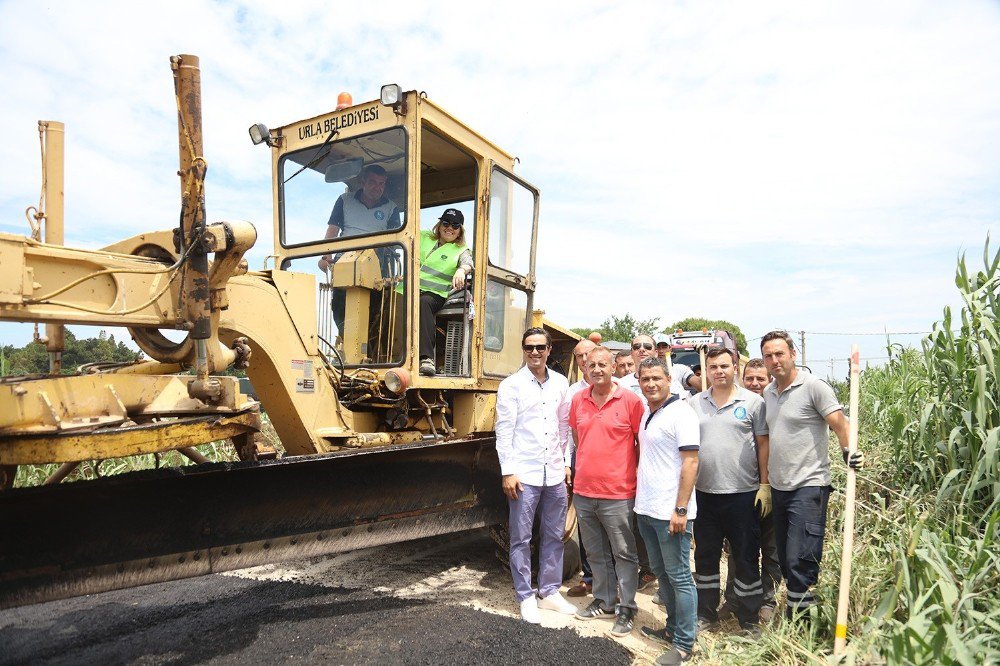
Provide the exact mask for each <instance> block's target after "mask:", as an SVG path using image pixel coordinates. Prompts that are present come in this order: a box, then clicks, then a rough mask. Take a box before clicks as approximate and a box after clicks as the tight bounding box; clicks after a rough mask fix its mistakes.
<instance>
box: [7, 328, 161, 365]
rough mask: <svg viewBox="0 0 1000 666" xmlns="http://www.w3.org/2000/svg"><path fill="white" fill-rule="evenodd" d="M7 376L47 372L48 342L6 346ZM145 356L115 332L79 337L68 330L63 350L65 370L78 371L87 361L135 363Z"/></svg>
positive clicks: (102, 332)
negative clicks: (131, 347)
mask: <svg viewBox="0 0 1000 666" xmlns="http://www.w3.org/2000/svg"><path fill="white" fill-rule="evenodd" d="M3 355H4V357H5V363H4V365H5V367H4V368H3V371H4V373H5V374H7V375H32V374H44V373H47V372H48V371H49V354H48V352H47V351H46V350H45V345H43V344H39V343H37V342H29V343H28V344H26V345H25V346H24V347H21V348H16V347H14V346H13V345H7V346H5V347H4V354H3ZM140 358H142V353H141V352H137V351H132V350H131V349H129V348H128V346H127V345H125V343H123V342H116V341H115V336H114V335H107V334H106V333H105V332H104V331H101V332H100V333H99V334H98V336H97V337H96V338H83V339H79V338H77V337H76V335H74V334H73V331H70V330H68V329H67V330H66V349H65V351H63V356H62V360H63V372H64V373H71V372H76V370H77V368H79V367H80V366H81V365H83V364H85V363H131V362H133V361H137V360H139V359H140Z"/></svg>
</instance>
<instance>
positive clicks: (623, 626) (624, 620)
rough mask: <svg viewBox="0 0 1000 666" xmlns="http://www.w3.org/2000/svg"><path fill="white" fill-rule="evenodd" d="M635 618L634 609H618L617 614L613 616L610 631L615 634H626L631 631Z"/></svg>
mask: <svg viewBox="0 0 1000 666" xmlns="http://www.w3.org/2000/svg"><path fill="white" fill-rule="evenodd" d="M634 620H635V610H634V609H632V608H623V609H621V610H620V611H618V616H617V617H616V618H615V626H613V627H611V633H612V634H614V635H615V636H628V635H629V634H630V633H632V626H633V624H634Z"/></svg>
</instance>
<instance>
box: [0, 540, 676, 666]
mask: <svg viewBox="0 0 1000 666" xmlns="http://www.w3.org/2000/svg"><path fill="white" fill-rule="evenodd" d="M648 600H649V596H648V595H646V596H645V597H642V595H640V604H641V605H643V606H644V607H645V608H646V609H647V610H646V611H643V612H642V613H641V614H640V622H638V623H637V625H636V630H635V631H634V632H633V635H632V636H629V637H627V638H626V639H624V640H620V641H619V640H613V639H611V638H610V637H608V636H607V634H606V632H607V630H608V629H609V628H610V626H611V622H610V621H602V620H598V621H593V622H579V621H576V620H574V619H573V618H571V617H568V616H562V615H558V614H557V613H554V612H552V611H543V612H542V615H543V624H542V626H534V625H529V624H527V623H525V622H522V621H521V620H520V619H518V617H517V608H516V604H515V602H514V596H513V592H512V590H511V585H510V575H509V572H507V571H506V570H505V569H504V567H503V566H502V565H501V564H500V563H499V562H498V561H497V560H496V559H495V557H494V555H493V544H492V541H491V540H490V538H489V536H488V534H486V532H485V531H483V530H478V531H474V532H467V533H464V534H461V535H448V536H444V537H434V538H430V539H423V540H420V541H414V542H409V543H406V544H396V545H392V546H385V547H382V548H372V549H367V550H359V551H354V552H351V553H345V554H341V555H335V556H328V557H322V558H314V559H311V560H303V561H298V562H291V563H286V564H282V565H272V566H265V567H256V568H254V569H246V570H243V571H239V572H233V573H230V574H225V575H214V576H206V577H202V578H194V579H189V580H183V581H177V582H173V583H163V584H158V585H149V586H145V587H140V588H134V589H131V590H119V591H115V592H107V593H104V594H96V595H91V596H87V597H80V598H76V599H69V600H65V601H56V602H50V603H46V604H38V605H35V606H26V607H22V608H17V609H11V610H5V611H0V664H26V663H31V664H36V663H43V664H94V663H100V664H120V663H127V664H189V663H203V662H210V663H217V664H230V663H231V664H259V663H266V664H272V663H287V662H304V663H329V664H370V663H379V664H522V663H548V664H556V663H558V664H602V665H605V664H608V665H610V664H630V663H633V662H634V661H635V660H637V659H638V660H639V661H646V660H647V659H650V658H655V656H656V654H658V652H659V650H657V649H656V648H655V647H654V646H650V645H647V644H646V643H645V641H643V639H641V638H639V636H638V634H639V632H638V626H639V624H641V623H642V621H644V620H645V621H652V620H653V618H651V617H648V616H647V617H643V615H645V614H647V613H649V612H653V613H656V612H657V611H655V610H654V611H650V610H648V609H652V605H651V604H648ZM575 601H576V602H577V605H578V606H580V607H582V606H583V605H585V604H586V603H587V602H589V601H590V599H589V598H588V599H582V600H575ZM644 601H645V602H646V603H643V602H644ZM662 620H663V615H662V612H660V613H659V615H658V616H657V618H656V621H657V622H658V623H659V624H660V625H662Z"/></svg>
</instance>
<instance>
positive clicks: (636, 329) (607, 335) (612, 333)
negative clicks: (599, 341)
mask: <svg viewBox="0 0 1000 666" xmlns="http://www.w3.org/2000/svg"><path fill="white" fill-rule="evenodd" d="M659 323H660V318H659V317H653V318H652V319H643V320H639V319H636V318H635V317H633V316H632V315H630V314H629V313H627V312H626V313H625V315H624V316H621V317H617V316H615V315H611V316H610V317H608V318H607V319H605V320H604V321H603V322H602V323H601V325H600V326H598V327H597V328H582V327H577V328H571V329H570V330H571V331H573V332H574V333H577V334H578V335H582V336H583V337H587V336H588V335H590V334H591V332H593V331H597V332H598V333H600V334H601V338H603V339H604V340H618V341H619V342H631V341H632V338H634V337H635V336H637V335H639V334H641V333H642V334H646V335H652V334H653V333H655V332H656V327H657V325H658V324H659Z"/></svg>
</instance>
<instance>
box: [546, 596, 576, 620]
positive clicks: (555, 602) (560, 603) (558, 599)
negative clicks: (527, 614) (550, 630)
mask: <svg viewBox="0 0 1000 666" xmlns="http://www.w3.org/2000/svg"><path fill="white" fill-rule="evenodd" d="M538 607H539V608H541V609H543V610H554V611H556V612H557V613H562V614H563V615H576V606H574V605H573V604H571V603H570V602H568V601H566V600H565V599H564V598H563V595H561V594H559V593H558V592H553V593H552V594H550V595H549V596H547V597H545V598H544V599H542V600H540V601H539V602H538Z"/></svg>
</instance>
